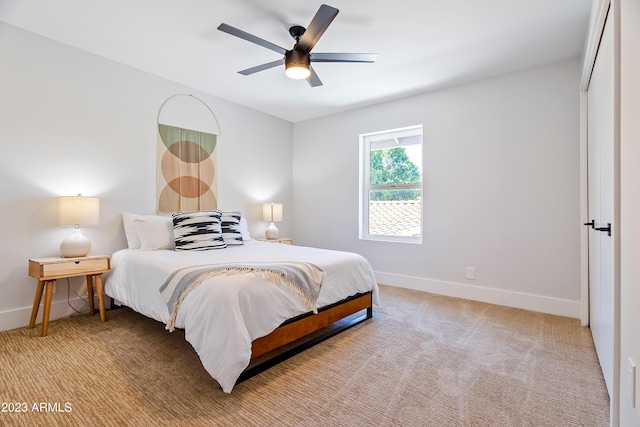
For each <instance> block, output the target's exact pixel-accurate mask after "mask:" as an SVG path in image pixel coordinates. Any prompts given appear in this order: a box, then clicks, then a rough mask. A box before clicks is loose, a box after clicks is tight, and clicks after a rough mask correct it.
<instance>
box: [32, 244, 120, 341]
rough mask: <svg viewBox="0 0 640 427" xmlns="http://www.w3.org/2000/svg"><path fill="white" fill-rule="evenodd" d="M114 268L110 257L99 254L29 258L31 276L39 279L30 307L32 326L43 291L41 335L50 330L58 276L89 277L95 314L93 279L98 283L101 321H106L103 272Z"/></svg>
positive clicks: (90, 294) (88, 294)
mask: <svg viewBox="0 0 640 427" xmlns="http://www.w3.org/2000/svg"><path fill="white" fill-rule="evenodd" d="M110 270H111V263H110V259H109V257H108V256H105V255H96V256H86V257H78V258H59V257H52V258H34V259H30V260H29V276H31V277H35V278H36V279H38V287H37V288H36V296H35V298H34V300H33V309H32V310H31V320H30V321H29V329H32V328H33V327H35V325H36V317H37V316H38V309H39V308H40V301H41V300H42V293H43V291H44V294H45V296H44V311H43V312H42V336H43V337H44V336H46V335H47V330H48V329H49V314H50V312H51V296H52V295H53V282H55V281H56V279H66V278H69V277H77V276H86V277H87V300H88V302H89V312H90V313H91V314H94V312H95V310H94V309H93V282H94V281H95V284H96V291H97V292H98V301H99V302H100V320H101V321H103V322H104V321H105V320H107V316H106V315H105V312H104V289H103V286H102V273H106V272H108V271H110Z"/></svg>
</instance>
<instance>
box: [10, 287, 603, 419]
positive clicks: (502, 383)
mask: <svg viewBox="0 0 640 427" xmlns="http://www.w3.org/2000/svg"><path fill="white" fill-rule="evenodd" d="M381 291H382V302H383V307H381V308H377V310H375V312H374V318H373V319H371V320H369V321H367V322H365V323H363V324H361V325H359V326H356V327H354V328H352V329H350V330H349V331H346V332H344V333H342V334H340V335H338V336H336V337H333V338H331V339H330V340H328V341H325V342H324V343H322V344H320V345H318V346H316V347H314V348H312V349H310V350H307V351H305V352H304V353H301V354H299V355H297V356H295V357H294V358H292V359H289V360H288V361H286V362H284V363H282V364H280V365H278V366H276V367H274V368H272V369H270V370H268V371H266V372H264V373H262V374H260V375H258V376H256V377H254V378H251V379H249V380H247V381H245V382H243V383H241V384H239V385H237V386H236V388H235V389H234V390H233V392H232V393H231V394H230V395H226V394H224V393H223V392H222V391H221V390H220V388H219V387H218V385H217V383H216V382H215V381H214V380H213V379H211V377H209V375H208V374H207V373H206V372H205V370H204V369H203V368H202V365H201V364H200V361H199V359H198V357H197V355H196V354H195V352H194V351H193V349H192V348H191V346H190V345H189V344H188V343H187V342H186V341H184V335H183V334H182V333H181V332H174V333H168V332H166V331H165V330H164V328H163V326H164V325H162V324H159V323H157V322H155V321H152V320H149V319H147V318H145V317H142V316H140V315H138V314H136V313H133V312H132V311H130V310H129V309H120V310H113V311H109V312H108V313H107V314H108V318H109V320H108V321H107V322H106V323H103V324H101V323H100V319H99V317H98V316H93V317H89V316H77V317H72V318H68V319H62V320H59V321H56V322H53V323H52V324H51V326H50V328H49V336H47V337H44V338H42V337H40V336H39V332H40V331H39V328H37V329H32V330H30V329H26V328H25V329H17V330H13V331H6V332H2V333H0V352H1V358H2V359H1V361H0V375H1V383H0V398H1V399H2V402H3V405H4V406H3V408H2V409H4V410H8V409H12V408H11V407H9V405H8V403H9V402H24V403H25V404H26V406H27V407H28V409H27V411H26V412H22V413H7V412H0V425H2V426H14V425H16V426H23V425H24V426H34V425H42V426H102V425H105V426H165V425H166V426H244V425H246V426H254V425H259V426H271V425H272V426H607V425H608V414H609V401H608V397H607V393H606V388H605V385H604V381H603V378H602V374H601V373H600V371H599V367H598V362H597V359H596V355H595V351H594V347H593V342H592V340H591V335H590V333H589V330H588V329H586V328H582V327H581V326H580V324H579V322H578V320H576V319H568V318H563V317H557V316H550V315H545V314H540V313H533V312H527V311H522V310H516V309H511V308H505V307H499V306H494V305H489V304H482V303H477V302H471V301H465V300H458V299H453V298H447V297H441V296H436V295H432V294H425V293H421V292H415V291H410V290H406V289H399V288H393V287H388V286H382V287H381ZM41 404H44V405H43V406H41ZM34 405H35V409H40V410H42V411H38V410H35V409H34ZM20 406H22V405H20ZM14 408H15V407H14ZM65 410H66V411H67V412H65Z"/></svg>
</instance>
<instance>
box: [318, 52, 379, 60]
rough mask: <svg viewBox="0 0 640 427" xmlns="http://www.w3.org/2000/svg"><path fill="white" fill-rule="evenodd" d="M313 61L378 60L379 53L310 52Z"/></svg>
mask: <svg viewBox="0 0 640 427" xmlns="http://www.w3.org/2000/svg"><path fill="white" fill-rule="evenodd" d="M309 56H310V57H311V62H376V59H378V54H377V53H310V54H309Z"/></svg>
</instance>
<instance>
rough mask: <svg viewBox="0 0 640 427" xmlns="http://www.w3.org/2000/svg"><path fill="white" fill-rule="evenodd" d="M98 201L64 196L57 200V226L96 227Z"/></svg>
mask: <svg viewBox="0 0 640 427" xmlns="http://www.w3.org/2000/svg"><path fill="white" fill-rule="evenodd" d="M99 221H100V199H99V198H97V197H82V196H79V195H78V196H64V197H59V198H58V225H98V223H99Z"/></svg>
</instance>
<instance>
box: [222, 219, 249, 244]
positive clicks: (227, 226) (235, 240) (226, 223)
mask: <svg viewBox="0 0 640 427" xmlns="http://www.w3.org/2000/svg"><path fill="white" fill-rule="evenodd" d="M241 218H242V213H240V212H237V211H236V212H222V238H223V239H224V241H225V243H226V244H227V245H244V240H243V239H242V232H241V230H240V219H241Z"/></svg>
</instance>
